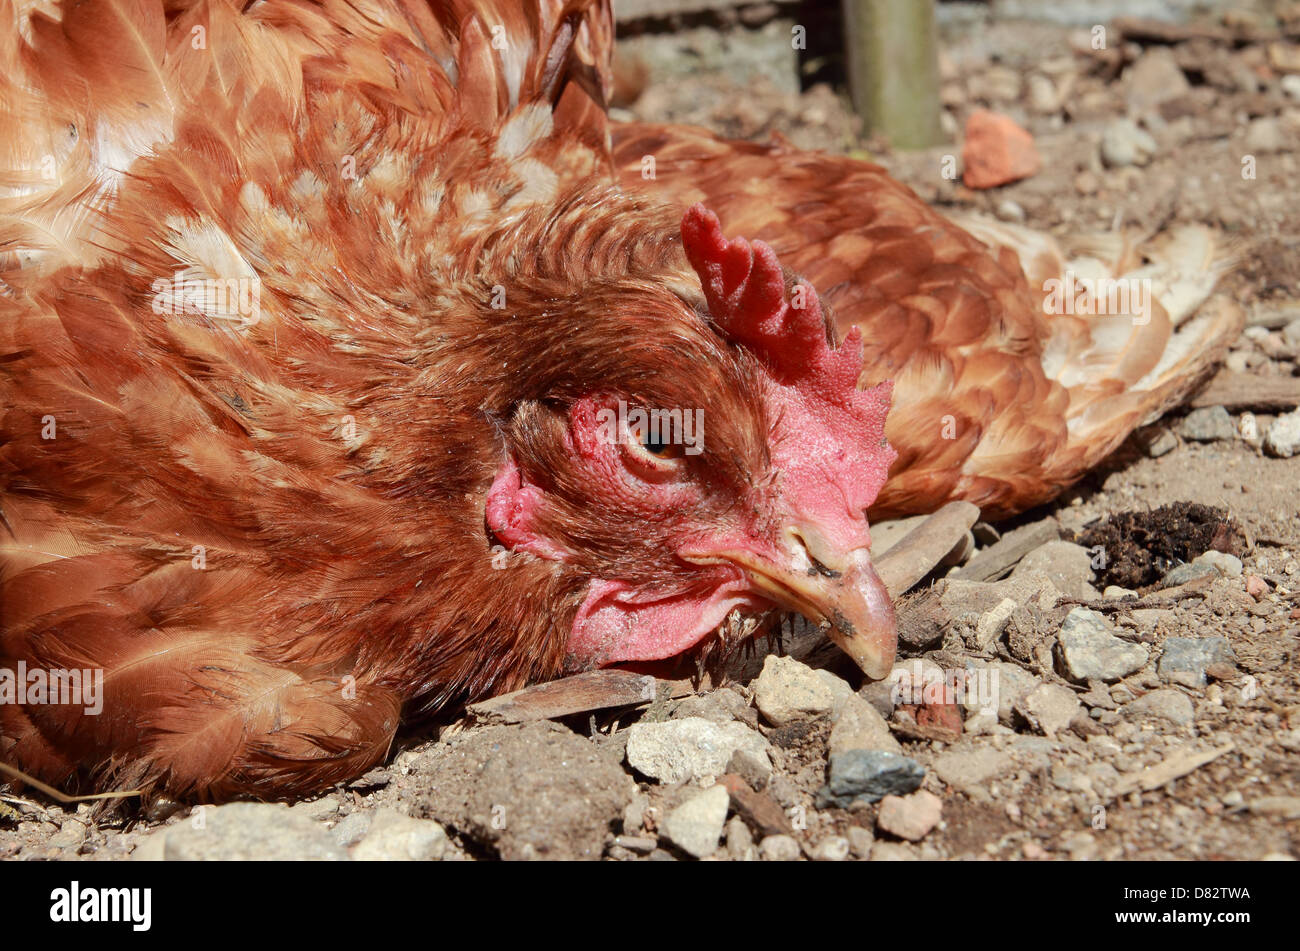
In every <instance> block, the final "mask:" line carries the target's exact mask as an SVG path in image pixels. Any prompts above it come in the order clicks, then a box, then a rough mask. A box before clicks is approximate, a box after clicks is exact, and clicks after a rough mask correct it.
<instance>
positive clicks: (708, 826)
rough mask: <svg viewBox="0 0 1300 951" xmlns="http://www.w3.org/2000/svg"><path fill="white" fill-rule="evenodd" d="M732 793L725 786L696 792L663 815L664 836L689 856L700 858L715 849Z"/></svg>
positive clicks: (662, 827) (725, 819) (720, 836)
mask: <svg viewBox="0 0 1300 951" xmlns="http://www.w3.org/2000/svg"><path fill="white" fill-rule="evenodd" d="M730 804H731V796H730V794H728V792H727V788H726V787H725V786H721V785H719V786H710V787H709V788H708V789H706V790H704V791H703V792H699V793H696V794H695V795H694V796H691V797H690V798H689V799H687V800H686V801H685V802H683V803H682V804H681V805H680V806H678V807H677V808H676V809H673V810H672V811H671V812H669V813H668V815H667V816H665V817H664V820H663V824H662V825H661V827H660V829H661V831H662V833H663V837H664V838H666V839H667V840H668V841H669V842H671V843H672V844H673V845H675V846H677V847H678V848H679V849H681V850H682V851H683V852H686V853H687V854H688V855H693V856H695V857H696V858H697V859H702V858H704V857H705V856H707V855H712V854H713V853H714V852H716V851H717V849H718V840H719V839H721V838H722V828H723V826H724V825H725V824H726V822H727V808H728V806H729V805H730Z"/></svg>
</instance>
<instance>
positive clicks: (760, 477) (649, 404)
mask: <svg viewBox="0 0 1300 951" xmlns="http://www.w3.org/2000/svg"><path fill="white" fill-rule="evenodd" d="M682 239H683V245H684V248H685V250H686V254H687V257H688V259H689V260H690V263H691V265H692V266H693V267H694V269H695V271H696V273H697V274H698V275H699V278H700V282H701V284H702V287H703V291H704V301H705V306H706V308H707V314H705V315H701V314H700V313H698V312H697V310H696V308H695V307H692V306H691V305H690V304H688V303H687V302H686V301H684V300H682V299H680V298H678V297H676V296H674V295H671V294H670V293H669V292H666V291H663V290H658V292H657V293H656V289H654V288H653V287H647V288H646V289H645V291H644V293H642V294H640V295H639V296H640V298H641V300H640V301H639V302H638V299H637V298H638V295H637V294H635V293H632V292H631V291H630V290H629V289H627V288H624V293H623V294H622V295H621V297H620V305H621V306H622V307H623V308H624V309H625V310H630V311H635V310H636V308H637V307H638V306H640V307H641V308H642V309H644V310H646V311H650V310H654V309H657V310H658V313H657V314H655V315H653V316H652V317H651V318H650V320H651V321H657V324H655V323H650V322H648V324H647V325H649V326H657V327H658V328H659V329H658V337H657V338H656V342H655V345H654V346H644V347H638V342H637V341H636V340H628V341H627V351H626V352H625V353H623V354H621V358H620V360H619V361H618V362H617V366H618V367H619V370H618V372H615V371H613V370H611V372H610V373H609V376H608V378H607V379H606V380H604V381H603V385H600V386H597V387H595V388H594V389H589V390H588V391H587V392H582V393H575V394H573V395H572V398H571V399H569V400H567V401H559V400H550V401H548V400H540V401H534V402H532V403H529V404H528V405H527V406H525V407H522V408H521V409H520V410H519V411H518V412H517V413H516V415H515V416H514V418H513V419H512V420H511V421H510V423H509V425H508V426H507V442H508V446H507V453H506V458H505V460H504V462H503V463H502V465H501V467H500V469H499V471H498V473H497V475H496V478H495V480H494V482H493V484H492V487H491V489H490V490H489V492H488V497H487V502H486V521H487V525H488V528H489V529H490V530H491V532H492V534H493V535H494V536H495V538H496V540H497V541H498V542H500V543H501V544H502V545H504V546H505V547H506V548H508V549H511V550H513V551H517V552H526V553H528V554H530V555H532V556H536V557H538V558H541V559H546V560H548V561H550V562H553V563H554V570H556V571H560V572H565V573H567V575H568V576H569V578H570V579H571V582H572V584H571V590H572V592H573V598H574V601H575V603H576V611H575V613H574V616H573V620H572V627H571V630H570V632H569V634H568V642H567V645H566V655H567V665H568V667H569V668H570V669H581V668H586V667H593V666H602V665H607V664H613V663H618V662H626V661H649V660H660V659H663V658H668V657H672V656H675V655H677V654H680V653H683V652H685V651H687V650H689V649H691V648H692V647H694V646H695V645H697V644H699V643H700V642H701V641H703V640H704V639H706V638H707V637H708V636H709V635H710V634H711V633H712V632H713V631H715V630H716V629H717V628H718V627H719V626H720V625H721V624H722V622H723V621H724V620H725V619H726V618H727V616H728V615H729V614H730V613H731V612H732V611H733V610H737V609H739V610H740V611H741V612H742V613H745V614H755V615H756V614H762V613H765V612H767V611H770V610H772V609H773V608H784V609H790V610H794V611H797V612H799V613H801V614H803V615H805V616H806V617H808V618H810V619H812V620H815V621H822V620H824V621H828V622H829V623H830V625H831V636H832V637H833V638H834V640H835V641H836V643H838V644H839V645H840V646H841V647H842V648H843V649H844V650H845V651H846V652H848V653H849V654H850V656H852V657H853V659H854V660H855V661H856V662H857V663H858V665H859V666H860V667H861V668H862V669H863V670H864V671H865V672H866V673H867V675H868V676H870V677H873V678H882V677H884V676H886V675H887V674H888V672H889V670H890V668H891V666H892V664H893V660H894V651H895V645H896V631H895V626H894V613H893V607H892V605H891V603H890V599H889V595H888V593H887V592H886V591H885V589H884V586H883V584H882V583H881V581H880V579H879V578H878V576H877V575H876V572H875V570H874V568H873V567H872V564H871V557H870V544H871V539H870V535H869V532H868V525H867V519H866V509H867V507H868V506H869V505H870V504H871V502H872V501H873V500H874V499H875V497H876V494H877V492H878V491H879V489H880V487H881V485H882V484H883V483H884V481H885V476H886V473H887V472H888V469H889V465H890V463H891V462H892V461H893V459H894V453H893V451H892V450H891V449H890V448H889V446H888V445H887V444H886V442H885V439H884V419H885V414H886V412H887V411H888V405H889V387H888V385H883V386H881V387H877V388H875V389H874V390H869V391H865V392H864V391H859V390H858V389H857V388H856V383H857V377H858V374H859V372H860V368H861V345H860V342H859V341H858V339H857V338H856V336H852V337H850V338H849V339H847V340H845V341H844V342H843V343H842V344H841V345H840V346H839V347H838V348H835V347H833V346H832V344H831V343H830V341H829V340H828V338H827V330H826V322H825V319H824V317H823V315H822V312H821V309H820V305H819V303H818V300H817V296H816V294H815V292H813V290H812V289H811V288H809V287H807V286H806V285H803V284H798V283H791V282H788V281H787V279H786V277H785V276H784V274H783V272H782V270H781V268H780V266H779V264H778V263H777V261H776V257H775V255H774V254H773V253H772V251H771V249H770V248H768V247H766V246H765V245H763V244H761V243H759V242H756V243H754V244H753V245H750V244H749V243H748V242H745V241H744V240H743V239H737V240H735V241H730V242H729V241H727V240H726V239H725V238H724V237H723V235H722V233H721V230H720V228H719V225H718V222H717V219H716V218H714V217H713V215H712V214H710V213H709V212H707V211H705V210H704V209H703V208H700V207H697V208H693V209H691V211H690V212H688V214H687V216H686V218H685V219H684V220H683V223H682ZM665 298H669V299H667V300H665ZM665 311H669V312H670V313H665ZM702 317H704V318H705V319H701V318H702ZM706 321H707V322H706ZM633 323H634V324H635V321H634V322H633ZM576 346H579V347H580V344H578V345H576ZM639 351H644V353H641V352H639ZM674 364H676V366H674ZM682 369H685V370H686V372H674V370H682Z"/></svg>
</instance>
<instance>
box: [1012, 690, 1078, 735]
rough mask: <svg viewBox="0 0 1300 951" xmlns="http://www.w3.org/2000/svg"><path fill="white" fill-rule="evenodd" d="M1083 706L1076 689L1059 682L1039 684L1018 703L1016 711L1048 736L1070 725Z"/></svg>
mask: <svg viewBox="0 0 1300 951" xmlns="http://www.w3.org/2000/svg"><path fill="white" fill-rule="evenodd" d="M1082 708H1083V705H1082V704H1081V703H1080V702H1079V698H1078V697H1076V696H1075V694H1074V691H1073V690H1071V689H1070V688H1069V687H1062V686H1060V685H1059V684H1039V685H1038V686H1037V687H1035V688H1034V689H1033V690H1031V691H1029V693H1027V694H1025V696H1024V698H1023V699H1022V700H1021V701H1020V702H1019V703H1017V704H1016V712H1017V713H1019V714H1020V715H1021V716H1022V717H1024V718H1025V720H1026V721H1028V723H1029V725H1030V726H1031V727H1033V728H1034V729H1035V730H1037V731H1038V732H1040V733H1043V734H1046V735H1047V736H1055V735H1056V734H1057V733H1060V732H1062V731H1063V730H1065V729H1066V728H1067V727H1069V725H1070V721H1071V720H1073V719H1074V715H1075V714H1076V713H1078V712H1079V711H1080V710H1081V709H1082Z"/></svg>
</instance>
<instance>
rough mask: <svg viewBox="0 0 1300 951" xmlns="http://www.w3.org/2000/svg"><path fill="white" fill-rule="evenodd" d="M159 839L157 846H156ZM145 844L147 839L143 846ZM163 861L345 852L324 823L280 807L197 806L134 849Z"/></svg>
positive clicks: (332, 856)
mask: <svg viewBox="0 0 1300 951" xmlns="http://www.w3.org/2000/svg"><path fill="white" fill-rule="evenodd" d="M158 841H161V842H162V848H161V850H159V849H158V848H157V845H156V844H154V843H156V842H158ZM146 843H149V844H148V845H146ZM142 848H143V849H144V851H145V854H153V855H158V856H159V857H161V858H163V859H165V860H167V861H172V862H176V861H181V862H187V861H213V860H215V861H223V862H225V861H247V860H273V861H300V860H307V859H312V860H322V859H323V860H327V861H341V860H346V859H347V858H348V853H347V852H346V851H345V850H344V848H343V847H342V846H341V845H339V844H338V843H337V842H336V841H335V840H334V836H332V835H331V834H330V831H329V830H328V829H326V828H325V826H324V825H323V824H321V823H320V822H318V821H317V820H315V819H311V818H309V817H307V816H305V815H302V814H301V813H295V812H293V811H291V810H290V809H289V808H288V807H287V806H284V805H279V804H276V805H271V804H268V803H259V802H232V803H229V804H227V805H224V806H198V807H196V808H195V812H194V813H193V814H192V815H191V817H190V819H189V820H182V821H180V822H178V823H176V824H175V825H172V826H168V827H167V828H165V829H159V830H157V831H156V832H153V833H151V834H150V835H148V836H146V837H145V839H144V840H143V841H142V842H141V844H140V845H139V846H137V848H136V851H137V853H138V852H140V851H141V849H142Z"/></svg>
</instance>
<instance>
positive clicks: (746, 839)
mask: <svg viewBox="0 0 1300 951" xmlns="http://www.w3.org/2000/svg"><path fill="white" fill-rule="evenodd" d="M727 855H728V856H729V857H730V858H731V859H732V860H733V861H736V862H752V861H754V860H755V859H757V858H758V848H757V846H755V845H754V836H753V835H752V834H751V833H750V831H749V826H747V825H745V820H744V819H742V818H740V816H732V817H731V819H730V820H729V821H728V822H727Z"/></svg>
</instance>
